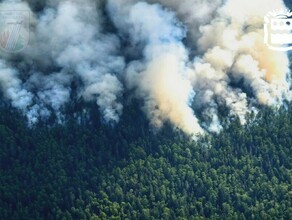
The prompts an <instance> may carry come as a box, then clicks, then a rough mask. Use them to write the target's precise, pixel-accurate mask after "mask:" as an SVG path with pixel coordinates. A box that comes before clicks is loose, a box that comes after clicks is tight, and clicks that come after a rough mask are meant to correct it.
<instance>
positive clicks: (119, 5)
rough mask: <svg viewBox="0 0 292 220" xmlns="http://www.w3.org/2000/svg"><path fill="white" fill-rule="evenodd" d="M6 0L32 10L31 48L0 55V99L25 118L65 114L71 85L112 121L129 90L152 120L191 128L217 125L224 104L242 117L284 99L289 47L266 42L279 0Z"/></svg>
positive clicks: (200, 129)
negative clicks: (267, 23)
mask: <svg viewBox="0 0 292 220" xmlns="http://www.w3.org/2000/svg"><path fill="white" fill-rule="evenodd" d="M8 2H9V3H10V4H7V3H8ZM11 2H12V1H6V2H4V3H2V4H1V6H3V7H7V5H9V7H10V8H11V7H12V8H13V7H17V8H18V9H19V8H20V9H25V10H30V9H29V7H32V8H33V9H36V8H38V10H39V11H38V12H34V13H33V12H32V11H31V31H30V32H31V33H30V35H31V36H30V44H29V46H28V47H27V48H26V49H25V50H24V51H22V52H21V53H18V54H2V59H1V60H0V87H1V89H2V91H3V94H4V97H5V98H6V99H7V100H10V101H11V103H12V105H13V106H14V107H16V108H18V109H20V110H21V111H22V112H24V114H26V115H27V117H28V119H29V121H30V123H35V122H37V121H38V119H39V118H40V117H45V118H46V117H48V116H49V115H50V114H51V111H54V112H55V114H56V115H57V116H58V119H59V120H60V121H62V113H61V112H62V109H63V107H64V105H65V104H66V103H67V102H69V101H70V97H71V94H72V92H74V93H77V94H78V96H79V97H82V98H83V99H84V100H85V101H95V102H96V103H97V105H98V106H99V109H100V111H101V113H102V115H103V118H104V119H105V121H107V122H118V121H119V116H120V115H121V114H122V109H123V100H122V99H121V98H122V95H123V93H124V92H125V90H126V89H127V92H130V91H134V95H135V97H136V98H139V99H141V100H142V101H143V103H144V105H143V107H142V108H143V110H144V111H145V114H146V115H147V117H148V118H149V120H150V122H151V123H152V124H153V126H155V127H161V126H162V125H163V123H164V122H165V121H170V122H171V123H172V124H173V125H174V126H175V127H176V128H179V129H181V130H183V131H184V132H186V133H187V134H190V135H197V134H202V133H204V130H208V131H211V132H219V131H220V129H221V128H222V126H221V123H220V117H219V114H220V113H219V110H218V109H219V106H221V105H226V107H228V108H229V110H230V113H229V114H230V115H232V116H236V117H239V119H240V121H241V123H243V124H244V123H245V116H246V114H247V113H248V112H251V111H257V108H258V106H259V105H269V106H278V105H280V104H281V103H282V101H283V100H291V91H290V82H289V68H288V67H289V60H288V57H287V54H286V53H284V52H274V51H271V50H269V49H268V48H267V46H266V45H265V44H264V41H263V38H264V37H263V34H264V33H263V22H264V21H263V19H264V16H265V14H266V13H267V12H269V11H271V10H273V9H278V8H282V7H284V4H283V2H282V1H281V0H255V1H252V2H247V1H244V0H227V1H226V0H215V1H211V0H182V1H175V0H147V1H141V0H105V1H94V0H85V1H81V0H80V1H79V0H75V1H61V2H60V1H56V0H50V1H48V2H46V3H45V2H42V3H38V4H37V3H36V2H35V1H33V0H27V3H26V2H21V1H18V4H11ZM20 2H21V3H20ZM16 5H17V6H16ZM72 83H74V85H76V87H77V88H76V91H72Z"/></svg>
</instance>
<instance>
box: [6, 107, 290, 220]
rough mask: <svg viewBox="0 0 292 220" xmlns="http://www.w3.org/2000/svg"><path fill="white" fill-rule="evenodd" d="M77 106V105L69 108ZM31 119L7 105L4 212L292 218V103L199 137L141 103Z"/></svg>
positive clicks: (14, 215)
mask: <svg viewBox="0 0 292 220" xmlns="http://www.w3.org/2000/svg"><path fill="white" fill-rule="evenodd" d="M68 109H70V107H69V108H68ZM66 111H67V112H66V118H65V119H64V123H63V124H56V123H54V121H55V119H54V118H51V119H50V120H49V121H46V122H44V121H43V122H40V123H39V124H37V125H35V126H33V127H30V128H29V127H28V126H27V123H26V119H25V118H24V117H23V116H21V114H20V113H19V112H17V111H16V110H14V109H13V108H11V107H9V106H7V105H4V104H3V105H2V106H1V109H0V219H3V220H4V219H5V220H6V219H7V220H8V219H292V204H291V203H292V185H291V178H292V173H291V165H292V158H291V155H292V152H291V151H292V150H291V146H292V106H291V105H289V104H287V105H286V106H285V107H283V108H281V109H269V108H265V109H262V110H261V111H260V113H259V114H258V115H257V116H252V115H250V116H249V117H248V123H247V124H246V125H245V126H241V125H240V123H239V121H238V120H237V119H236V118H235V119H229V120H228V121H227V119H226V122H225V123H224V129H223V131H222V132H221V133H219V134H217V135H214V134H213V135H206V136H204V137H200V138H199V139H198V140H197V141H192V140H191V139H190V138H188V137H186V136H185V135H183V134H182V133H180V132H179V131H175V130H173V129H172V128H171V126H168V125H166V126H165V127H164V128H162V129H161V130H159V131H153V130H152V128H151V126H149V124H148V122H147V120H146V119H145V116H144V115H143V113H142V112H141V111H140V110H139V108H137V107H135V105H134V104H133V106H131V107H129V108H127V109H125V112H124V114H123V116H122V118H121V120H120V122H119V123H118V124H117V125H113V126H111V125H107V124H105V123H103V122H102V121H101V120H100V115H99V114H98V109H97V107H94V105H93V106H88V113H87V114H85V113H84V112H83V111H82V110H78V109H77V110H76V112H77V113H76V112H75V113H74V111H71V112H70V111H69V110H66Z"/></svg>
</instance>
